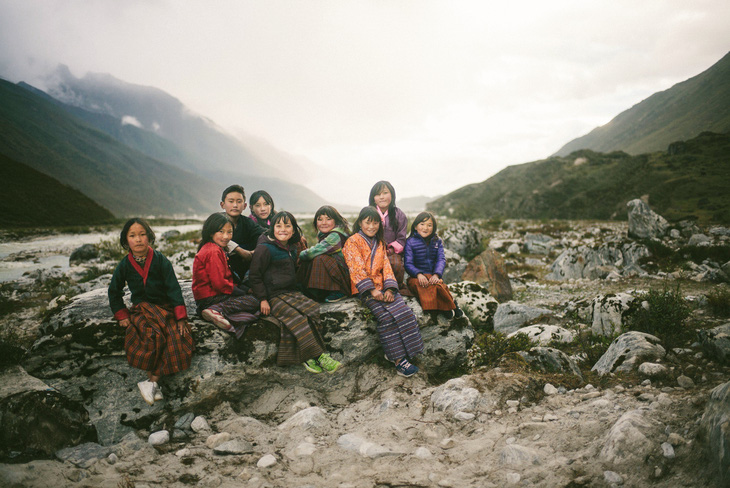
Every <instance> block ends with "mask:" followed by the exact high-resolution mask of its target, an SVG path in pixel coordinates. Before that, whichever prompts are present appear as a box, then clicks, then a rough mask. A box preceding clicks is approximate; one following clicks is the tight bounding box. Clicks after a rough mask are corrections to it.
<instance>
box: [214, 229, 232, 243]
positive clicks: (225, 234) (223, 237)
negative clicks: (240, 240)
mask: <svg viewBox="0 0 730 488" xmlns="http://www.w3.org/2000/svg"><path fill="white" fill-rule="evenodd" d="M232 238H233V226H232V225H231V224H225V225H223V227H221V230H219V231H218V232H216V233H215V234H213V242H215V243H216V244H218V245H219V246H220V247H226V246H227V245H228V242H230V240H231V239H232Z"/></svg>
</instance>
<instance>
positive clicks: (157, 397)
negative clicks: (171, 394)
mask: <svg viewBox="0 0 730 488" xmlns="http://www.w3.org/2000/svg"><path fill="white" fill-rule="evenodd" d="M152 384H153V385H154V386H155V394H154V399H155V401H156V402H159V401H160V400H164V399H165V397H164V396H162V388H160V385H158V384H157V383H156V382H155V383H152Z"/></svg>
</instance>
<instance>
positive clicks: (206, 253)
mask: <svg viewBox="0 0 730 488" xmlns="http://www.w3.org/2000/svg"><path fill="white" fill-rule="evenodd" d="M231 293H233V274H232V273H231V270H230V268H229V267H228V258H227V257H226V252H225V251H224V250H223V248H222V247H220V246H219V245H218V244H216V243H214V242H208V243H206V244H205V245H204V246H203V247H202V248H201V249H200V251H198V254H196V255H195V260H194V261H193V296H194V297H195V299H196V300H202V299H203V298H209V297H212V296H216V295H230V294H231Z"/></svg>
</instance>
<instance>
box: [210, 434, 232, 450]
mask: <svg viewBox="0 0 730 488" xmlns="http://www.w3.org/2000/svg"><path fill="white" fill-rule="evenodd" d="M229 440H231V434H230V433H228V432H221V433H219V434H213V435H209V436H208V438H207V439H206V440H205V446H206V447H207V448H208V449H215V448H216V447H217V446H219V445H220V444H223V443H224V442H228V441H229Z"/></svg>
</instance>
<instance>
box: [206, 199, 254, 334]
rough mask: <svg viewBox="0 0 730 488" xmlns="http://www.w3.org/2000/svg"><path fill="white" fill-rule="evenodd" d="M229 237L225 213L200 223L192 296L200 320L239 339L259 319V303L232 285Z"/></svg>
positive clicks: (230, 229)
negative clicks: (200, 229)
mask: <svg viewBox="0 0 730 488" xmlns="http://www.w3.org/2000/svg"><path fill="white" fill-rule="evenodd" d="M232 237H233V224H232V223H231V221H230V219H229V218H228V217H227V216H226V215H225V214H222V213H214V214H213V215H211V216H210V217H208V219H207V220H206V221H205V223H204V224H203V231H202V240H201V241H200V245H199V246H198V253H197V254H196V255H195V260H194V261H193V297H195V303H196V304H197V305H198V313H199V314H200V316H201V317H203V319H205V320H207V321H208V322H212V323H213V324H215V325H216V326H218V327H220V328H221V329H223V330H226V331H228V332H233V333H234V334H235V335H236V338H237V339H240V338H241V336H242V335H243V333H244V331H245V330H246V325H248V324H249V323H250V322H253V321H255V320H256V319H257V318H258V311H259V301H258V300H257V299H256V297H254V296H253V295H251V294H250V293H246V292H245V291H244V290H242V289H241V288H238V287H237V286H235V284H234V283H233V273H232V272H231V270H230V268H229V267H228V255H227V253H226V249H227V246H228V242H230V240H231V238H232Z"/></svg>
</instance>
